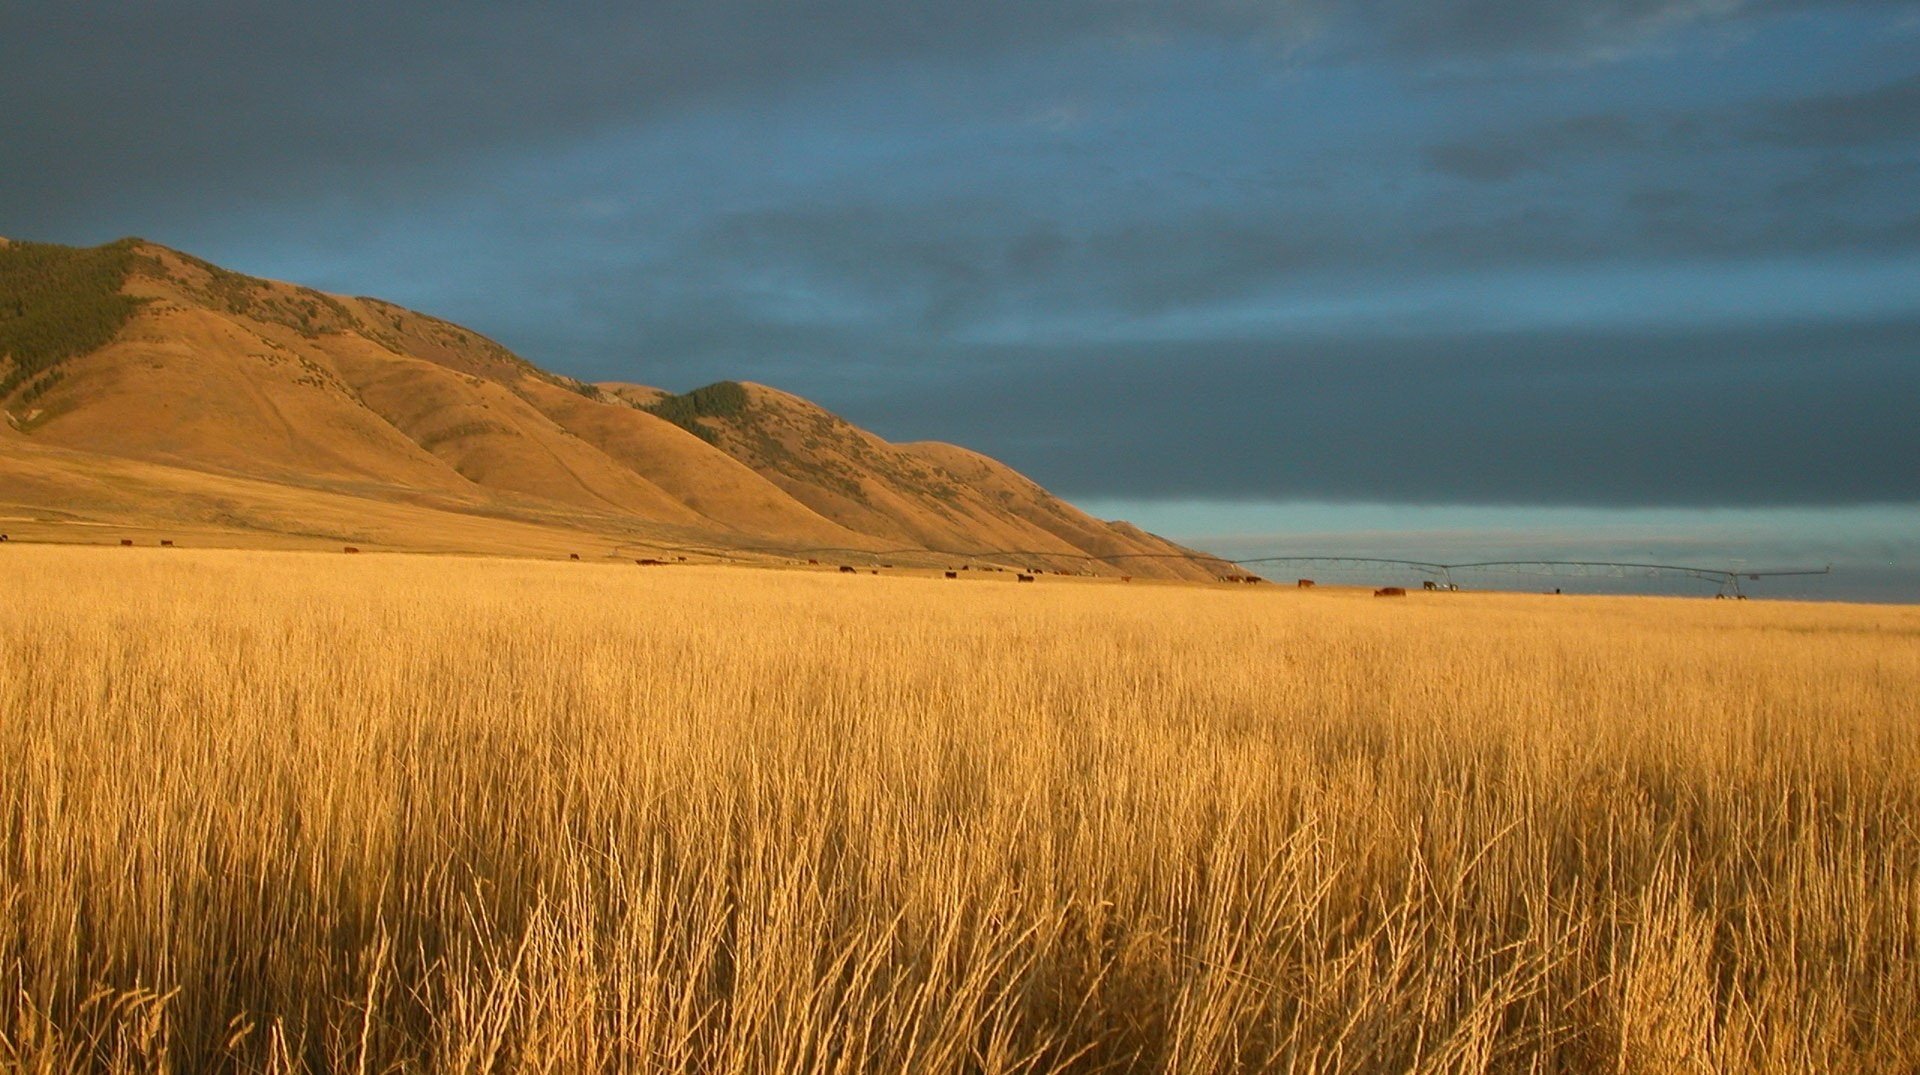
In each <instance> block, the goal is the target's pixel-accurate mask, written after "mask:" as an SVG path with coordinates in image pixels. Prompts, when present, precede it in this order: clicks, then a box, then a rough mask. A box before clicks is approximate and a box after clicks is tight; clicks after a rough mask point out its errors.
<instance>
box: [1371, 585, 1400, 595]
mask: <svg viewBox="0 0 1920 1075" xmlns="http://www.w3.org/2000/svg"><path fill="white" fill-rule="evenodd" d="M1373 596H1375V597H1405V596H1407V591H1406V590H1405V589H1403V588H1402V587H1399V586H1382V587H1380V588H1379V589H1377V590H1375V591H1373Z"/></svg>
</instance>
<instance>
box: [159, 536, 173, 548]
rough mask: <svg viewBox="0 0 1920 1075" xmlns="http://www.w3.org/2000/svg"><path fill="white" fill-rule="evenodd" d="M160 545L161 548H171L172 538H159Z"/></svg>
mask: <svg viewBox="0 0 1920 1075" xmlns="http://www.w3.org/2000/svg"><path fill="white" fill-rule="evenodd" d="M160 547H161V548H163V549H171V548H173V539H172V538H161V539H160Z"/></svg>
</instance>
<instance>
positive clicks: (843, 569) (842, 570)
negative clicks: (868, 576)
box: [840, 564, 854, 575]
mask: <svg viewBox="0 0 1920 1075" xmlns="http://www.w3.org/2000/svg"><path fill="white" fill-rule="evenodd" d="M840 573H841V574H842V575H851V574H853V573H854V572H853V568H851V567H848V566H847V565H845V564H841V565H840Z"/></svg>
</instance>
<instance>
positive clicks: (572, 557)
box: [567, 552, 580, 560]
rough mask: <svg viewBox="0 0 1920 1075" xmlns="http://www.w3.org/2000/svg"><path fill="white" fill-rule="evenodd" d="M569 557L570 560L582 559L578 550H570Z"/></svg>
mask: <svg viewBox="0 0 1920 1075" xmlns="http://www.w3.org/2000/svg"><path fill="white" fill-rule="evenodd" d="M567 559H569V560H578V559H580V554H579V553H577V552H570V553H568V554H567Z"/></svg>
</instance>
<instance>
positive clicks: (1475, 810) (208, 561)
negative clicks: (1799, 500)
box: [0, 542, 1920, 1073]
mask: <svg viewBox="0 0 1920 1075" xmlns="http://www.w3.org/2000/svg"><path fill="white" fill-rule="evenodd" d="M0 595H4V598H3V599H0V811H4V814H5V818H6V824H5V825H4V827H0V1069H4V1070H32V1071H118V1070H124V1071H152V1070H176V1071H198V1070H243V1071H315V1072H317V1071H346V1070H353V1071H368V1072H390V1071H408V1072H470V1071H525V1070H543V1071H555V1072H595V1071H606V1072H615V1071H635V1072H640V1071H646V1072H680V1071H686V1072H696V1071H698V1072H789V1071H817V1072H907V1071H911V1072H1016V1071H1018V1072H1026V1071H1033V1072H1047V1071H1088V1072H1092V1071H1136V1070H1137V1071H1179V1072H1195V1073H1198V1072H1225V1071H1269V1070H1281V1071H1285V1070H1296V1071H1320V1072H1328V1071H1352V1072H1381V1071H1394V1072H1398V1071H1434V1072H1440V1071H1448V1072H1478V1071H1543V1072H1544V1071H1572V1072H1583V1071H1595V1072H1598V1071H1606V1072H1669V1071H1673V1072H1678V1071H1724V1072H1733V1071H1758V1072H1802V1071H1857V1072H1886V1071H1903V1070H1914V1069H1915V1068H1916V1067H1920V1028H1917V1024H1916V1022H1915V1020H1914V1017H1913V1013H1914V1012H1916V1011H1920V608H1913V607H1889V606H1848V605H1807V604H1788V603H1774V602H1765V601H1748V602H1730V601H1719V602H1716V601H1711V600H1698V599H1694V600H1683V599H1658V598H1584V597H1548V596H1529V595H1496V594H1472V593H1462V594H1450V593H1439V594H1427V593H1414V594H1412V595H1409V596H1408V597H1405V598H1399V599H1391V600H1387V599H1375V598H1372V597H1371V596H1367V595H1365V594H1363V593H1359V592H1355V591H1324V590H1313V591H1297V590H1294V589H1291V588H1284V589H1283V588H1279V587H1227V586H1213V587H1206V586H1174V585H1164V586H1152V587H1147V586H1141V585H1138V584H1133V585H1128V584H1122V583H1119V582H1104V583H1100V584H1094V583H1091V582H1084V581H1083V582H1079V583H1069V582H1067V581H1066V580H1058V579H1053V578H1042V579H1041V580H1040V581H1039V582H1038V583H1037V584H1034V585H1019V584H1016V583H1014V582H1013V581H1012V579H1011V577H1010V576H1005V575H986V574H983V573H968V574H967V575H963V577H962V578H961V579H959V580H953V581H949V580H945V579H940V578H929V577H907V576H903V575H882V576H880V577H874V576H872V575H868V574H860V575H857V576H847V575H841V574H839V573H838V572H833V571H830V570H829V571H820V572H807V571H779V572H776V571H750V570H742V569H731V568H724V567H691V566H683V565H674V566H668V567H660V568H643V567H639V566H636V565H633V564H632V563H631V562H630V561H629V562H623V563H619V564H611V563H596V562H591V561H583V562H580V563H573V562H568V561H560V562H552V561H537V560H512V559H489V558H478V557H465V558H456V557H428V556H399V555H380V554H371V553H369V554H363V555H360V556H345V555H341V554H339V553H337V552H334V553H318V552H258V551H254V552H242V551H215V550H200V549H185V548H176V549H158V548H149V547H138V548H133V549H122V548H118V547H112V548H94V547H72V546H68V547H61V546H43V545H30V544H23V543H20V542H13V543H9V544H7V545H0Z"/></svg>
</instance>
